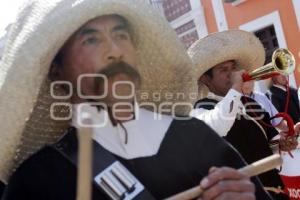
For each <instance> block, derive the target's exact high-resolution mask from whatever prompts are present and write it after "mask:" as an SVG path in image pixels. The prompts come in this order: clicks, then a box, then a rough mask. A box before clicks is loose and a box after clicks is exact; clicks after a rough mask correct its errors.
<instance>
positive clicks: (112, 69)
mask: <svg viewBox="0 0 300 200" xmlns="http://www.w3.org/2000/svg"><path fill="white" fill-rule="evenodd" d="M98 74H101V75H104V76H105V77H106V78H107V79H109V78H110V77H113V76H115V75H118V74H126V75H127V76H129V77H130V78H131V79H132V80H133V81H135V82H137V83H138V84H140V83H141V76H140V74H139V73H138V72H137V71H136V70H135V69H134V68H133V67H132V66H131V65H129V64H128V63H126V62H123V61H121V62H115V63H112V64H109V65H107V66H106V67H105V68H104V69H102V70H100V71H99V72H98ZM103 85H104V79H103V78H95V90H96V91H97V92H99V90H100V91H101V87H102V86H103Z"/></svg>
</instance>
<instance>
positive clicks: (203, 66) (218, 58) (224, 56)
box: [188, 30, 265, 97]
mask: <svg viewBox="0 0 300 200" xmlns="http://www.w3.org/2000/svg"><path fill="white" fill-rule="evenodd" d="M188 54H189V56H190V57H191V59H192V61H193V63H194V65H195V67H194V75H195V76H196V78H197V79H199V77H200V76H202V75H203V73H205V72H206V71H207V70H209V69H210V68H212V67H214V66H215V65H217V64H220V63H222V62H225V61H228V60H234V61H235V62H236V63H237V66H238V67H239V68H241V69H245V70H246V71H251V70H253V69H256V68H258V67H260V66H262V65H263V64H264V62H265V50H264V47H263V45H262V43H261V42H260V40H259V39H258V38H257V37H256V36H255V35H254V34H253V33H249V32H246V31H242V30H229V31H223V32H217V33H212V34H210V35H208V36H206V37H204V38H202V39H200V40H198V41H196V42H195V43H194V44H192V46H191V47H190V48H189V49H188ZM202 86H203V85H202ZM205 93H207V88H206V87H204V86H203V87H200V91H199V95H201V96H202V97H203V95H205Z"/></svg>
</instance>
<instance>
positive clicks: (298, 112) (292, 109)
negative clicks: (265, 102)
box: [267, 86, 300, 123]
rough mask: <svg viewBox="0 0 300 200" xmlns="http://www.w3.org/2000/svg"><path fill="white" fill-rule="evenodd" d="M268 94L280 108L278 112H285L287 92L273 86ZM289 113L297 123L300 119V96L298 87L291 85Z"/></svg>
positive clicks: (276, 106) (277, 107)
mask: <svg viewBox="0 0 300 200" xmlns="http://www.w3.org/2000/svg"><path fill="white" fill-rule="evenodd" d="M267 96H269V98H270V100H271V101H272V103H273V104H274V106H275V108H276V109H277V110H278V112H284V111H285V110H284V108H285V104H286V96H287V92H286V91H284V90H282V89H280V88H278V87H275V86H272V87H271V88H270V90H269V92H268V93H267ZM287 113H288V114H289V115H290V116H291V117H292V119H293V121H294V123H297V122H299V121H300V106H299V98H298V92H297V90H296V89H294V88H291V87H290V99H289V106H288V110H287Z"/></svg>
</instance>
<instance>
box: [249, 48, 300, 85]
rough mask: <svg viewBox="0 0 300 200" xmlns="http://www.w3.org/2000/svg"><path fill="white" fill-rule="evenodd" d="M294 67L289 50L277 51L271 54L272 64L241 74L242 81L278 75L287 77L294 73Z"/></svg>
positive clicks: (293, 60)
mask: <svg viewBox="0 0 300 200" xmlns="http://www.w3.org/2000/svg"><path fill="white" fill-rule="evenodd" d="M295 65H296V64H295V58H294V56H293V54H292V53H291V52H290V51H289V50H287V49H277V50H275V51H274V52H273V55H272V62H270V63H269V64H267V65H264V66H262V67H260V68H257V69H256V70H254V71H252V72H250V73H245V74H243V80H244V81H250V80H263V79H267V78H270V77H273V76H276V75H278V74H283V75H289V74H291V73H293V72H294V70H295Z"/></svg>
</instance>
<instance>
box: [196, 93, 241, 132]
mask: <svg viewBox="0 0 300 200" xmlns="http://www.w3.org/2000/svg"><path fill="white" fill-rule="evenodd" d="M241 96H242V94H241V93H239V92H238V91H236V90H234V89H230V90H229V91H228V93H227V94H226V96H225V97H221V96H218V95H215V94H213V93H211V92H209V93H208V96H207V98H209V99H214V100H217V101H219V102H218V103H217V104H216V106H215V108H214V109H212V110H206V109H204V108H198V109H194V110H193V111H192V112H191V113H190V115H191V116H193V117H195V118H197V119H200V120H202V121H204V122H205V123H206V124H207V125H209V126H210V127H211V128H212V129H213V130H214V131H215V132H217V133H218V134H219V135H220V136H222V137H223V136H226V135H227V133H228V131H229V130H230V129H231V127H232V126H233V124H234V122H235V119H236V116H237V114H243V113H244V107H243V104H242V102H241V100H240V99H241Z"/></svg>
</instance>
